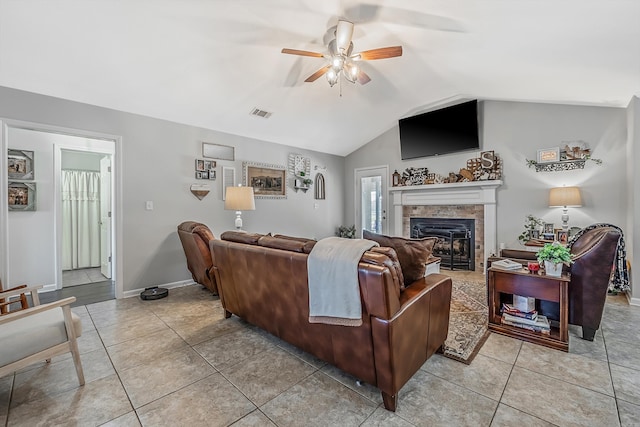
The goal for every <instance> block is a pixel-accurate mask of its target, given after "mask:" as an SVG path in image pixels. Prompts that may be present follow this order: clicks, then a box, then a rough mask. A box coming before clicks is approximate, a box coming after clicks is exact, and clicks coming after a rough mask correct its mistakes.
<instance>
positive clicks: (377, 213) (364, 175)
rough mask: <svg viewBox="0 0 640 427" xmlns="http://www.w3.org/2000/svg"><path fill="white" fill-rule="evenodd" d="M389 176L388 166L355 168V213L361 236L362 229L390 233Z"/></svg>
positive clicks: (357, 227)
mask: <svg viewBox="0 0 640 427" xmlns="http://www.w3.org/2000/svg"><path fill="white" fill-rule="evenodd" d="M388 176H389V168H388V167H387V166H376V167H372V168H362V169H356V170H355V178H356V191H355V194H356V197H355V198H356V200H355V213H356V229H357V233H358V235H359V236H362V230H368V231H371V232H374V233H378V234H387V233H388V231H387V230H388V225H387V223H388V221H387V184H388V182H387V181H388Z"/></svg>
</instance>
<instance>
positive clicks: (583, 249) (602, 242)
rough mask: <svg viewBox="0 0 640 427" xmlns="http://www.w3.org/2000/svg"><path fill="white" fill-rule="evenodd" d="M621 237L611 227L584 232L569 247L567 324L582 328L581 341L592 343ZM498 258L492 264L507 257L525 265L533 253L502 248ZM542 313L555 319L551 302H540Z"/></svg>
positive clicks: (488, 264)
mask: <svg viewBox="0 0 640 427" xmlns="http://www.w3.org/2000/svg"><path fill="white" fill-rule="evenodd" d="M621 237H622V235H621V234H620V231H618V230H617V229H616V228H613V227H598V228H593V229H591V230H588V231H586V232H584V234H582V235H581V236H579V237H578V238H577V239H576V240H575V242H573V244H572V245H571V258H572V260H573V264H571V266H570V267H564V269H565V271H567V272H568V273H571V282H570V283H569V324H571V325H578V326H582V339H585V340H588V341H593V338H594V336H595V333H596V331H597V330H598V328H599V327H600V321H601V320H602V313H603V312H604V304H605V302H606V297H607V290H608V288H609V281H610V279H611V274H612V272H613V268H614V261H615V259H616V252H617V248H618V242H619V241H620V238H621ZM500 255H501V256H500V257H496V258H489V260H488V261H487V267H490V265H491V261H493V260H495V259H501V258H509V259H511V260H514V261H518V262H521V263H522V264H523V265H526V264H527V262H528V261H531V260H536V252H529V251H523V250H518V249H503V250H502V251H501V253H500ZM540 311H541V312H542V314H545V315H547V316H549V317H551V318H552V319H557V314H556V313H555V311H556V307H555V306H554V304H553V303H542V305H541V307H540Z"/></svg>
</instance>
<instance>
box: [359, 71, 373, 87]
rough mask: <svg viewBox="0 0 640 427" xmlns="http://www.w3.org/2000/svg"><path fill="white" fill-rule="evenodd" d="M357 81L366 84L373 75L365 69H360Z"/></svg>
mask: <svg viewBox="0 0 640 427" xmlns="http://www.w3.org/2000/svg"><path fill="white" fill-rule="evenodd" d="M356 81H357V82H358V83H360V84H361V85H366V84H367V83H369V82H370V81H371V77H369V75H368V74H367V73H365V72H364V71H362V70H360V69H358V75H357V76H356Z"/></svg>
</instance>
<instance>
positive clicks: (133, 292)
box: [122, 280, 195, 298]
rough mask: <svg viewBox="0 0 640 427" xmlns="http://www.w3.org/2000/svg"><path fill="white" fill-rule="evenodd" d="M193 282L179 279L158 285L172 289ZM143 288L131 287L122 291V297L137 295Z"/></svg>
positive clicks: (192, 282)
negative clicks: (131, 288) (129, 289)
mask: <svg viewBox="0 0 640 427" xmlns="http://www.w3.org/2000/svg"><path fill="white" fill-rule="evenodd" d="M193 284H195V282H194V281H193V280H181V281H179V282H172V283H164V284H161V285H158V287H159V288H166V289H173V288H181V287H183V286H189V285H193ZM148 287H150V286H148ZM144 290H145V288H139V289H133V290H131V291H124V293H123V296H122V297H123V298H131V297H139V296H140V292H142V291H144Z"/></svg>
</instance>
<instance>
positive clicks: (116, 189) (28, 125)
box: [0, 117, 124, 298]
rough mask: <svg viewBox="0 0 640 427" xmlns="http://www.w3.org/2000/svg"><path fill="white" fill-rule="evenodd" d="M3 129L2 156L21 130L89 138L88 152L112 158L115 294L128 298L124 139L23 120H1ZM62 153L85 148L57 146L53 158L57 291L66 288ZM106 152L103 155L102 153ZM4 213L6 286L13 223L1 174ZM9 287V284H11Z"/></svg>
mask: <svg viewBox="0 0 640 427" xmlns="http://www.w3.org/2000/svg"><path fill="white" fill-rule="evenodd" d="M0 127H1V129H2V132H0V149H1V150H2V153H6V152H7V149H8V144H10V141H9V129H10V128H18V129H25V130H32V131H36V132H45V133H53V134H61V135H68V136H74V137H79V138H88V139H90V140H95V143H92V144H88V145H84V147H85V150H84V151H93V149H95V150H96V152H105V154H111V159H112V164H111V171H112V176H111V208H112V209H111V212H112V213H113V214H112V220H113V223H112V232H111V236H112V243H111V249H112V253H113V258H112V260H113V261H114V265H113V271H115V291H116V292H115V293H116V298H123V297H124V283H123V264H124V262H123V261H124V255H123V242H124V232H123V229H122V218H123V203H122V196H123V186H122V172H121V164H122V137H121V136H118V135H110V134H106V133H100V132H92V131H87V130H80V129H73V128H66V127H60V126H52V125H45V124H41V123H33V122H26V121H22V120H13V119H6V118H2V117H0ZM87 146H88V147H91V148H90V149H86V147H87ZM109 146H110V147H109ZM62 149H69V150H76V151H83V150H82V147H78V146H77V145H75V144H54V147H53V153H54V154H53V156H54V163H55V165H54V171H56V173H54V177H53V181H54V188H55V189H56V190H55V191H56V196H55V198H54V220H55V224H56V226H55V227H56V229H55V230H54V233H55V241H56V247H55V248H54V250H53V252H54V257H55V260H56V288H57V289H61V287H62V257H61V254H62V239H61V236H62V234H61V233H62V203H61V194H60V174H58V173H57V171H59V170H60V166H61V154H62V151H61V150H62ZM100 150H102V151H100ZM2 157H3V158H2V160H1V161H2V162H3V164H4V168H3V170H7V167H8V161H7V156H6V155H3V156H2ZM0 175H1V176H0V211H1V212H3V215H0V249H1V252H2V255H1V256H0V279H2V282H3V283H7V282H6V279H7V277H8V269H9V265H8V264H9V255H8V249H9V242H8V236H9V221H8V215H7V214H6V212H8V195H7V181H8V177H7V174H0ZM7 286H8V283H7Z"/></svg>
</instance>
